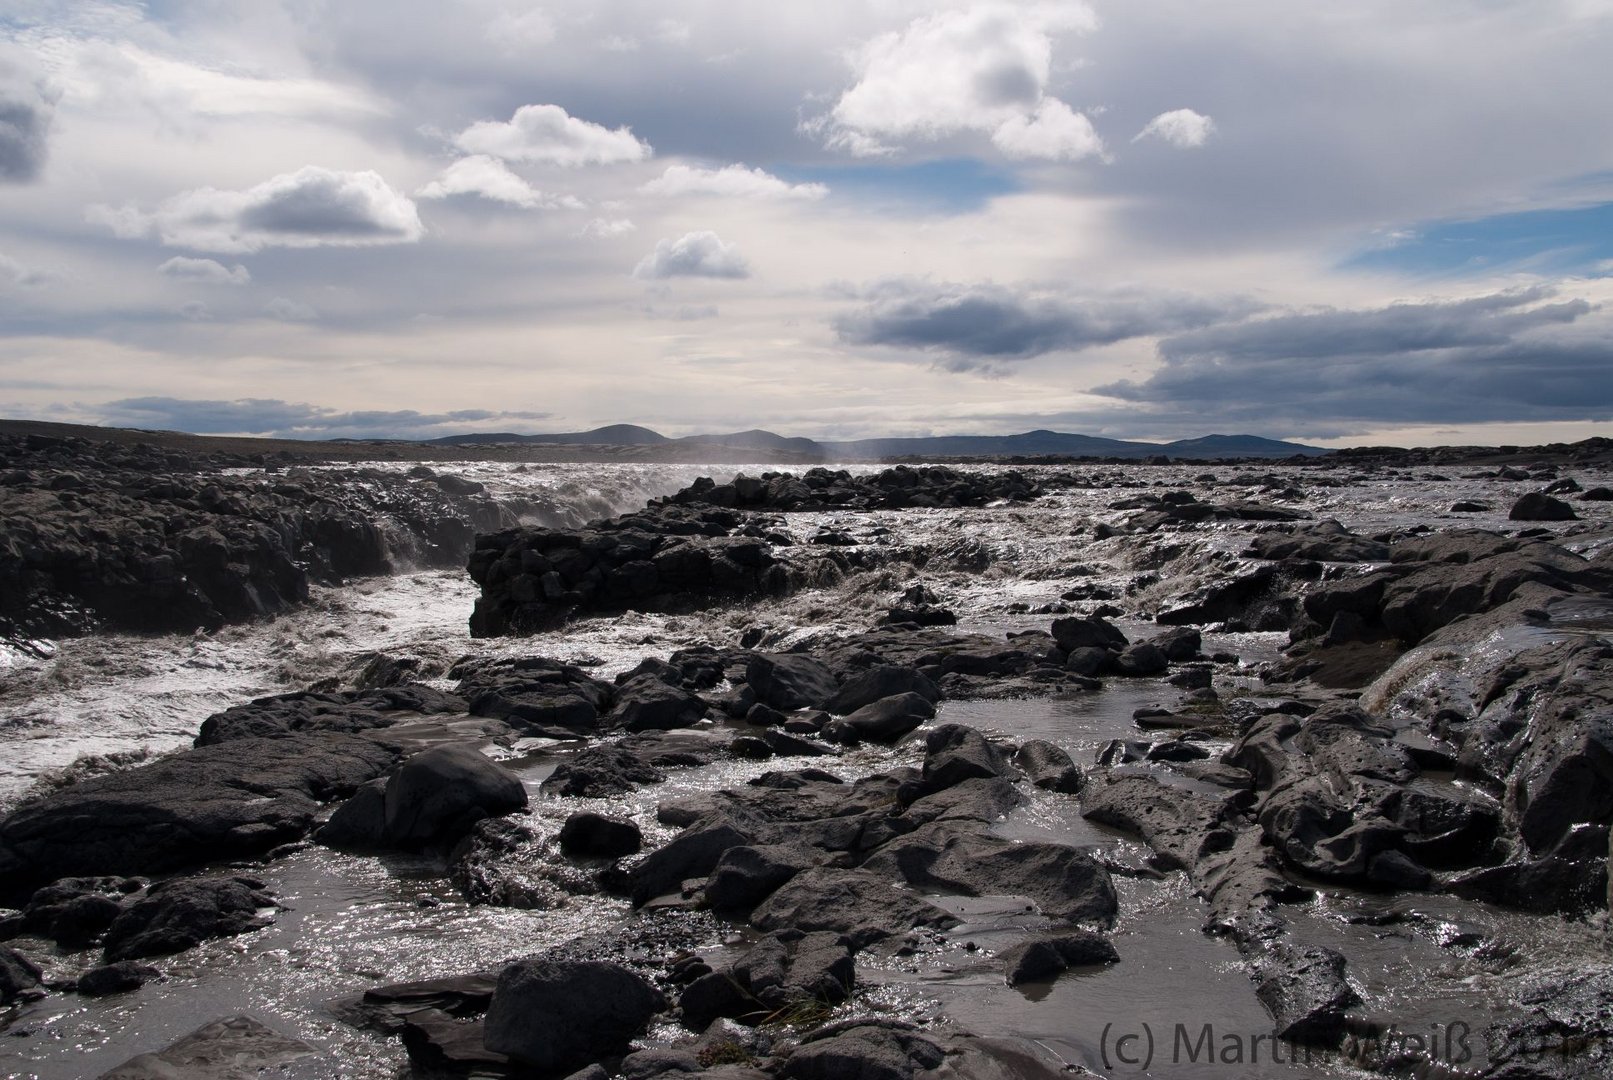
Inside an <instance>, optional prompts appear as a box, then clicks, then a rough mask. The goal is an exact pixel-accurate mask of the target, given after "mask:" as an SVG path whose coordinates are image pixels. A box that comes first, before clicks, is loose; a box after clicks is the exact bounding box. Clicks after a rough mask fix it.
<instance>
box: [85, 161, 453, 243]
mask: <svg viewBox="0 0 1613 1080" xmlns="http://www.w3.org/2000/svg"><path fill="white" fill-rule="evenodd" d="M85 217H86V218H87V219H88V220H89V221H91V222H92V223H95V224H101V225H106V226H107V227H109V228H110V229H112V231H113V233H114V234H115V235H117V236H118V237H120V238H122V239H134V238H138V237H140V236H144V235H147V234H148V233H151V232H155V233H156V234H157V236H158V238H159V239H161V240H162V242H163V243H164V244H167V245H169V246H171V247H188V248H193V249H196V250H200V251H218V252H255V251H260V250H262V249H263V248H266V247H298V248H304V247H327V246H329V247H364V246H370V245H375V244H400V243H413V242H415V241H417V240H419V239H420V237H421V236H422V235H424V233H425V229H424V227H423V226H422V225H421V223H420V215H419V212H418V211H417V210H416V208H415V205H414V203H413V202H412V201H410V200H409V199H408V198H406V197H405V196H403V195H401V194H399V193H398V192H397V191H394V190H393V189H392V188H391V187H390V186H389V185H388V184H387V182H386V181H385V180H384V179H382V178H381V176H380V174H378V173H376V172H373V171H368V170H366V171H363V172H340V171H337V170H334V169H325V168H321V167H319V166H317V165H307V166H304V167H303V168H301V169H298V170H297V171H296V172H294V173H283V174H281V175H279V176H276V177H273V178H271V179H269V180H265V181H264V182H263V183H261V184H257V185H255V186H253V187H250V188H247V189H246V190H245V191H221V190H219V189H218V188H196V189H195V190H192V191H186V192H182V193H180V194H178V195H175V196H174V197H173V198H171V199H167V200H165V201H164V202H163V203H162V204H161V205H160V206H158V207H157V209H156V210H155V211H153V212H151V213H149V214H148V213H145V212H143V211H141V210H139V209H138V208H135V207H121V208H113V207H108V206H100V205H97V206H91V207H90V208H89V209H88V210H87V211H86V212H85Z"/></svg>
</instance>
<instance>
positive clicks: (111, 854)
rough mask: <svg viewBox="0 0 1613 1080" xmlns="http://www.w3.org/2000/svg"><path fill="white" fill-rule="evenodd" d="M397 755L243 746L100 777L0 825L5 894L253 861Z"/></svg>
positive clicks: (271, 743)
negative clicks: (77, 880)
mask: <svg viewBox="0 0 1613 1080" xmlns="http://www.w3.org/2000/svg"><path fill="white" fill-rule="evenodd" d="M397 759H398V752H397V750H395V749H394V748H392V747H389V746H386V745H384V744H381V743H378V742H375V741H373V740H371V739H366V738H362V737H358V736H353V735H340V734H326V735H318V736H314V735H293V736H289V737H286V738H280V739H237V740H234V741H232V742H229V743H226V744H221V745H217V746H206V747H201V748H199V749H196V750H189V751H185V752H183V753H179V754H175V755H173V756H172V757H168V758H164V759H162V760H160V761H157V762H153V763H152V764H150V765H143V766H140V767H139V768H134V769H129V770H127V771H124V772H117V773H111V774H109V775H106V776H98V777H94V778H92V779H89V780H86V781H84V782H82V783H79V784H76V785H74V786H72V787H70V788H65V789H63V790H61V791H58V792H55V793H53V794H51V795H47V796H45V797H44V798H42V799H39V800H36V801H34V802H30V803H25V804H23V805H22V806H19V807H18V808H17V809H16V810H15V811H14V812H13V813H12V814H11V815H10V816H9V817H7V818H5V819H4V820H3V821H0V883H3V884H0V891H3V892H4V893H5V894H6V895H7V896H13V897H15V896H17V895H18V894H22V895H27V893H28V892H31V891H32V890H33V889H34V888H37V887H38V886H40V885H42V884H44V883H46V882H50V881H55V880H56V879H58V878H63V877H70V876H75V875H86V874H135V873H161V872H164V871H169V870H177V869H181V868H184V867H187V866H197V865H200V864H202V863H206V862H210V861H214V860H220V859H236V858H247V857H251V856H254V855H259V854H262V853H263V852H265V851H268V850H269V849H271V848H273V847H276V846H278V845H280V844H284V843H287V842H289V841H292V840H298V839H301V838H302V837H303V836H305V835H306V834H307V832H308V830H309V828H310V827H311V826H312V824H313V821H314V815H315V813H316V812H317V811H318V810H319V807H320V804H321V803H324V802H328V801H330V800H333V799H338V798H343V797H345V796H347V795H350V794H352V792H353V791H354V790H355V789H356V788H357V787H358V786H359V785H360V784H362V783H364V782H365V781H367V780H370V779H372V778H374V777H376V776H379V775H380V774H382V773H384V772H386V771H387V770H388V769H390V768H391V767H392V765H393V764H394V763H395V762H396V761H397Z"/></svg>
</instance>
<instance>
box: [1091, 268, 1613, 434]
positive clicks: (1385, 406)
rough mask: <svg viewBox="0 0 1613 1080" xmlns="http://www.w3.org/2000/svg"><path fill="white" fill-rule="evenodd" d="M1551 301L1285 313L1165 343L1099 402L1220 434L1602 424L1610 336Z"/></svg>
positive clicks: (1610, 388) (1499, 299)
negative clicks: (1533, 422)
mask: <svg viewBox="0 0 1613 1080" xmlns="http://www.w3.org/2000/svg"><path fill="white" fill-rule="evenodd" d="M1549 296H1550V294H1549V293H1548V292H1546V291H1544V290H1539V289H1536V290H1527V291H1514V292H1505V293H1497V294H1494V295H1491V296H1484V297H1478V298H1474V299H1470V300H1461V301H1444V302H1434V303H1422V304H1394V305H1390V306H1388V307H1383V308H1375V309H1367V310H1358V311H1341V310H1328V311H1321V312H1310V313H1300V314H1288V315H1282V316H1278V317H1276V318H1271V319H1263V320H1256V321H1252V322H1247V323H1242V324H1239V325H1236V326H1221V327H1214V328H1211V329H1208V330H1203V331H1198V332H1194V333H1188V334H1182V335H1179V336H1177V337H1174V338H1169V339H1167V340H1165V341H1162V342H1161V343H1160V347H1159V353H1160V357H1161V359H1162V361H1163V364H1162V366H1161V367H1160V368H1159V369H1158V370H1157V371H1156V372H1155V373H1154V374H1153V375H1152V376H1150V377H1149V378H1147V379H1145V380H1143V381H1141V382H1132V381H1125V382H1118V383H1112V384H1110V385H1107V386H1100V387H1097V388H1095V389H1094V390H1093V393H1096V394H1100V395H1104V396H1107V397H1112V398H1117V399H1120V400H1124V401H1130V402H1136V403H1139V404H1142V405H1145V406H1148V407H1150V408H1153V409H1158V410H1163V411H1166V412H1169V411H1172V410H1185V411H1189V412H1195V413H1197V414H1199V415H1201V416H1206V417H1215V418H1216V420H1217V422H1238V421H1245V422H1254V421H1257V420H1258V421H1261V422H1263V423H1264V424H1265V425H1266V426H1267V427H1268V428H1269V427H1270V426H1271V425H1272V424H1273V423H1280V424H1281V425H1282V426H1284V427H1285V428H1287V429H1289V430H1294V429H1296V428H1298V429H1301V430H1302V429H1304V427H1306V426H1307V425H1310V426H1315V425H1316V424H1324V425H1328V426H1329V429H1330V430H1332V429H1337V428H1338V427H1340V426H1343V427H1345V428H1348V427H1350V426H1351V425H1354V426H1355V427H1356V428H1357V429H1360V428H1362V427H1369V426H1371V425H1373V424H1380V425H1381V424H1394V423H1400V424H1426V423H1443V422H1462V423H1477V422H1483V421H1491V420H1528V419H1555V420H1569V419H1604V418H1606V417H1608V416H1609V415H1613V327H1610V326H1609V325H1608V324H1607V323H1606V321H1605V320H1587V319H1586V316H1588V315H1590V314H1591V312H1592V311H1593V308H1592V307H1591V305H1590V304H1588V303H1586V302H1585V301H1583V300H1568V301H1563V302H1557V303H1541V302H1540V301H1542V300H1544V299H1547V298H1549Z"/></svg>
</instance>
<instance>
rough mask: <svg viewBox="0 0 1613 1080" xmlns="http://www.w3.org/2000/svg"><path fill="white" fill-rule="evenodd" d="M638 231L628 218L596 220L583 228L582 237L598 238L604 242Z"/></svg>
mask: <svg viewBox="0 0 1613 1080" xmlns="http://www.w3.org/2000/svg"><path fill="white" fill-rule="evenodd" d="M637 229H638V226H637V225H634V224H633V223H632V222H631V221H629V220H628V219H627V218H594V219H593V220H592V221H590V222H589V223H588V224H586V225H584V226H583V227H582V232H581V233H580V235H582V236H597V237H599V238H600V239H602V240H609V239H611V238H612V237H616V236H626V235H627V234H628V233H630V232H634V231H635V230H637Z"/></svg>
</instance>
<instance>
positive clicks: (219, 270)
mask: <svg viewBox="0 0 1613 1080" xmlns="http://www.w3.org/2000/svg"><path fill="white" fill-rule="evenodd" d="M157 273H159V274H161V275H162V276H163V277H170V278H173V279H175V280H176V281H188V282H194V283H196V284H201V285H246V284H248V283H250V282H251V280H252V274H251V273H250V272H249V271H248V270H247V268H246V267H244V266H242V265H241V264H240V263H236V264H235V265H234V266H233V267H229V266H225V265H224V264H223V263H221V262H218V261H216V260H214V259H191V258H187V257H186V256H184V255H175V256H174V257H173V258H171V259H169V260H168V261H167V262H165V263H163V264H162V265H161V266H159V267H157Z"/></svg>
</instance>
